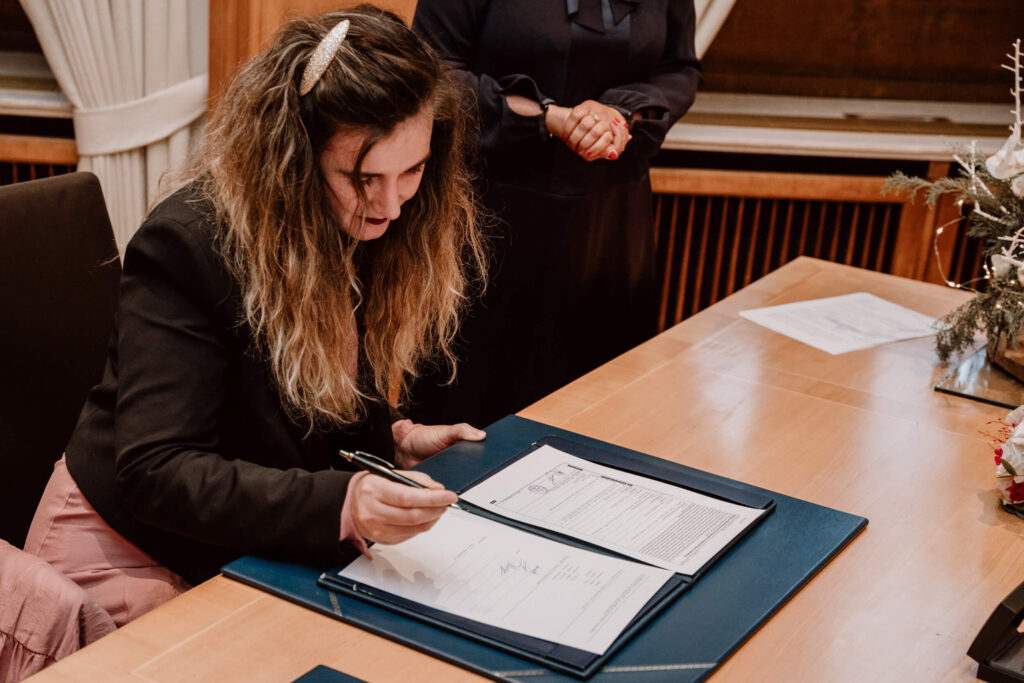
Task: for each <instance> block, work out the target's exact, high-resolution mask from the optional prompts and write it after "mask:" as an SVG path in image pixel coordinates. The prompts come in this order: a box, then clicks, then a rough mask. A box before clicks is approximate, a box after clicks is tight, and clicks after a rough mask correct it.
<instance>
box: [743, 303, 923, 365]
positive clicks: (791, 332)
mask: <svg viewBox="0 0 1024 683" xmlns="http://www.w3.org/2000/svg"><path fill="white" fill-rule="evenodd" d="M740 315H741V316H743V317H744V318H746V319H747V320H750V321H752V322H755V323H757V324H758V325H762V326H764V327H767V328H768V329H770V330H774V331H776V332H778V333H780V334H784V335H786V336H787V337H792V338H793V339H796V340H797V341H801V342H803V343H804V344H808V345H810V346H813V347H815V348H818V349H821V350H822V351H827V352H828V353H831V354H833V355H836V354H840V353H846V352H847V351H856V350H858V349H866V348H869V347H872V346H877V345H879V344H886V343H888V342H893V341H900V340H902V339H913V338H915V337H928V336H931V335H933V334H935V329H934V328H933V327H932V326H933V325H934V324H935V319H934V318H929V317H928V316H926V315H922V314H921V313H918V312H917V311H912V310H910V309H909V308H904V307H903V306H899V305H897V304H894V303H892V302H891V301H886V300H885V299H881V298H879V297H877V296H874V295H873V294H868V293H866V292H858V293H856V294H845V295H843V296H834V297H829V298H825V299H812V300H810V301H799V302H797V303H792V304H783V305H781V306H769V307H767V308H754V309H751V310H747V311H740Z"/></svg>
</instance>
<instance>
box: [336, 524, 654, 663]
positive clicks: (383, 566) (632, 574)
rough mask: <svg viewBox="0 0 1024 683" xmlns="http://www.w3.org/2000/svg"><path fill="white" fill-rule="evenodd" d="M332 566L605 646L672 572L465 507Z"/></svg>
mask: <svg viewBox="0 0 1024 683" xmlns="http://www.w3.org/2000/svg"><path fill="white" fill-rule="evenodd" d="M370 552H371V554H372V555H373V560H372V561H371V560H369V559H367V558H366V557H360V558H358V559H357V560H355V561H354V562H352V563H351V564H349V565H348V566H347V567H345V568H344V569H343V570H341V571H340V572H339V574H340V575H341V576H343V577H345V578H346V579H349V580H351V581H356V582H358V583H360V584H364V585H369V586H373V587H375V588H377V589H379V590H383V591H387V592H388V593H391V594H393V595H397V596H400V597H402V598H406V599H408V600H414V601H416V602H419V603H422V604H424V605H427V606H428V607H433V608H435V609H440V610H444V611H446V612H450V613H452V614H457V615H459V616H463V617H466V618H468V619H473V620H475V621H479V622H483V623H485V624H490V625H493V626H499V627H501V628H504V629H507V630H510V631H515V632H517V633H522V634H525V635H528V636H533V637H535V638H542V639H544V640H548V641H552V642H556V643H562V644H564V645H569V646H570V647H575V648H578V649H580V650H586V651H587V652H594V653H596V654H603V653H604V652H605V650H607V649H608V648H609V647H610V646H611V644H612V643H613V642H614V641H615V639H616V638H617V637H618V635H619V634H620V633H621V632H622V630H623V629H625V628H626V626H627V625H628V624H629V622H630V621H632V619H633V617H635V616H636V615H637V613H638V612H639V611H640V610H641V609H642V608H643V606H644V605H645V604H646V603H647V602H648V601H649V600H650V599H651V598H652V597H653V596H654V594H655V593H657V592H658V589H659V588H661V587H662V586H663V585H664V584H665V582H666V581H668V579H669V578H671V576H672V574H671V572H667V571H665V570H663V569H658V568H656V567H649V566H646V565H642V564H639V563H636V562H631V561H628V560H623V559H620V558H616V557H609V556H607V555H601V554H598V553H594V552H591V551H589V550H583V549H580V548H575V547H573V546H569V545H566V544H564V543H558V542H556V541H552V540H549V539H546V538H543V537H541V536H536V535H534V534H529V533H526V532H525V531H520V530H519V529H516V528H513V527H509V526H506V525H504V524H501V523H500V522H495V521H493V520H488V519H485V518H483V517H480V516H477V515H473V514H471V513H468V512H463V511H462V510H457V509H451V510H448V511H446V512H445V514H444V515H443V516H442V517H441V519H440V520H439V521H438V523H437V524H435V525H434V527H433V528H432V529H430V531H427V532H425V533H422V534H420V535H418V536H415V537H413V538H411V539H410V540H408V541H403V542H402V543H398V544H396V545H390V546H386V545H381V544H379V543H378V544H375V545H374V546H373V547H371V548H370Z"/></svg>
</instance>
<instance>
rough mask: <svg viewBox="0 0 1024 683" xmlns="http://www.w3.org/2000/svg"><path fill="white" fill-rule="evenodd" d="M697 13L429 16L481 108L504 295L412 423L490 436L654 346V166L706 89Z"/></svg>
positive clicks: (603, 9)
mask: <svg viewBox="0 0 1024 683" xmlns="http://www.w3.org/2000/svg"><path fill="white" fill-rule="evenodd" d="M694 26H695V17H694V7H693V0H650V1H649V0H644V2H637V1H635V0H566V2H565V3H560V2H555V1H554V0H516V2H491V1H490V0H419V3H418V6H417V8H416V16H415V19H414V21H413V28H414V29H415V30H416V31H417V32H418V33H420V34H421V35H422V36H423V37H425V38H426V39H427V40H428V41H429V42H431V43H432V44H433V45H434V46H435V47H436V48H437V49H438V51H439V52H440V53H441V54H442V55H444V56H445V57H446V58H447V59H448V60H449V61H450V62H451V63H452V65H453V66H454V67H455V68H456V69H457V70H458V73H459V75H460V76H461V77H462V79H463V80H464V82H465V83H466V84H467V85H468V86H469V87H470V88H471V89H472V90H473V92H474V93H475V95H476V102H477V105H478V110H479V117H480V131H479V135H480V149H481V152H482V155H481V156H482V157H483V158H482V168H481V176H482V177H481V184H482V187H481V190H482V198H483V203H484V205H485V207H486V208H487V209H488V210H489V211H490V212H491V213H492V214H493V215H494V217H496V219H497V220H496V221H494V222H493V225H492V226H491V230H490V232H491V239H492V243H493V247H494V261H493V266H492V268H493V270H492V277H493V279H492V281H491V282H492V284H491V286H490V289H489V291H488V293H487V295H486V296H485V298H484V299H483V300H482V301H481V302H480V303H479V304H478V305H477V306H475V308H474V309H473V310H472V311H471V313H470V315H469V316H468V319H467V320H466V322H465V324H464V326H463V327H462V330H461V332H460V340H459V347H458V349H457V353H458V355H459V357H460V364H459V371H458V375H457V377H456V378H455V380H454V382H452V383H450V384H449V383H447V380H448V379H449V377H448V375H447V374H445V373H444V372H443V368H442V369H440V370H438V372H437V373H436V374H434V375H432V376H426V377H423V378H421V379H420V381H419V382H418V383H417V384H416V385H415V386H414V388H413V393H412V397H413V406H412V407H411V408H410V412H411V413H412V414H413V415H414V416H416V417H417V418H418V419H421V420H427V421H431V422H451V421H453V420H458V421H463V420H465V421H470V422H474V423H476V424H487V423H489V422H491V421H493V420H496V419H498V418H500V417H501V416H503V415H505V414H506V413H509V412H514V411H517V410H519V409H521V408H523V407H524V406H526V405H528V404H529V403H531V402H533V401H535V400H537V399H539V398H541V397H542V396H544V395H545V394H547V393H549V392H551V391H553V390H554V389H556V388H558V387H559V386H562V385H564V384H565V383H567V382H569V381H571V380H573V379H575V378H576V377H578V376H580V375H582V374H584V373H586V372H588V371H589V370H591V369H593V368H594V367H596V366H598V365H600V364H601V363H604V362H605V361H607V360H609V359H611V358H613V357H615V356H616V355H618V354H620V353H622V352H624V351H626V350H628V349H629V348H631V347H633V346H635V345H636V344H638V343H640V342H642V341H644V340H645V339H647V338H648V337H650V336H651V335H652V334H654V332H655V324H656V323H655V307H656V286H655V263H654V255H655V254H654V241H653V234H652V233H653V230H652V223H653V218H652V209H651V203H652V202H651V189H650V180H649V177H648V171H649V160H650V157H651V156H652V155H653V154H654V153H655V152H657V151H658V149H659V148H660V146H661V143H662V141H663V140H664V138H665V135H666V133H667V132H668V130H669V128H670V127H671V126H672V124H673V123H674V122H675V121H676V120H678V119H679V118H680V117H681V116H682V115H683V113H684V112H686V110H687V109H688V108H689V106H690V104H692V102H693V98H694V93H695V91H696V89H697V84H698V82H699V81H700V62H699V61H698V59H697V56H696V53H695V50H694Z"/></svg>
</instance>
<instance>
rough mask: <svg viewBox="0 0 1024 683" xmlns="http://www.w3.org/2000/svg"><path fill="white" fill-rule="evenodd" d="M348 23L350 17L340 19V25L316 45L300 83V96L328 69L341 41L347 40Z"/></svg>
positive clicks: (311, 87) (310, 88)
mask: <svg viewBox="0 0 1024 683" xmlns="http://www.w3.org/2000/svg"><path fill="white" fill-rule="evenodd" d="M348 25H349V21H348V19H342V20H341V21H339V22H338V25H337V26H335V27H334V28H332V29H331V30H330V32H329V33H328V34H327V35H326V36H324V38H323V40H321V41H320V44H319V45H317V46H316V49H315V50H313V56H312V57H310V58H309V61H308V62H307V63H306V68H305V70H304V71H303V72H302V81H301V82H300V83H299V96H300V97H301V96H302V95H305V94H306V93H308V92H309V91H310V90H312V89H313V86H314V85H316V84H317V82H318V81H319V80H320V77H321V76H323V75H324V72H325V71H327V67H328V65H329V64H330V63H331V60H332V59H334V55H335V54H336V53H337V52H338V46H339V45H341V41H343V40H345V36H346V35H347V34H348Z"/></svg>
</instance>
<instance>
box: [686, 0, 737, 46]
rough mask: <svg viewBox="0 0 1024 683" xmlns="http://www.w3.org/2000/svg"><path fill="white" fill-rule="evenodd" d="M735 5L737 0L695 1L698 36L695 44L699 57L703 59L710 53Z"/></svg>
mask: <svg viewBox="0 0 1024 683" xmlns="http://www.w3.org/2000/svg"><path fill="white" fill-rule="evenodd" d="M735 4H736V0H694V6H695V8H696V10H697V36H696V40H695V41H694V42H695V43H696V47H697V56H698V57H703V56H704V53H706V52H707V51H708V48H709V47H710V46H711V42H712V41H713V40H714V39H715V36H716V35H718V30H719V29H720V28H722V24H724V23H725V20H726V19H727V18H728V17H729V12H731V11H732V7H733V5H735Z"/></svg>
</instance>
